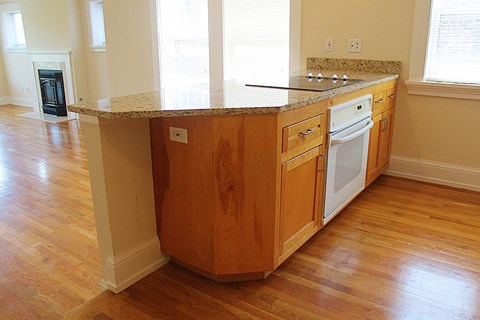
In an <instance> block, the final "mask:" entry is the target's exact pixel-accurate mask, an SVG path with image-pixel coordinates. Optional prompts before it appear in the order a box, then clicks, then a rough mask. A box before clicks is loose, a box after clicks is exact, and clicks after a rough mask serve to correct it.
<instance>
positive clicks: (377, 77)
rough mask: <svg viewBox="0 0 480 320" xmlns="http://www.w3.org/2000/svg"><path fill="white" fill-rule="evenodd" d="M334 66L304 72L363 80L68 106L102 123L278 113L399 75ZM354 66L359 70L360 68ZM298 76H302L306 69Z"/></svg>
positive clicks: (199, 89) (168, 93)
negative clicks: (320, 88)
mask: <svg viewBox="0 0 480 320" xmlns="http://www.w3.org/2000/svg"><path fill="white" fill-rule="evenodd" d="M330 60H332V59H330ZM341 61H342V62H344V61H346V60H345V59H344V60H341ZM362 61H369V60H362ZM335 62H337V65H332V63H331V61H329V62H328V63H329V65H331V66H334V67H335V69H331V70H327V69H326V68H324V67H325V65H321V64H320V66H319V64H318V61H316V60H312V61H308V64H307V68H309V69H308V70H307V72H309V71H312V72H314V74H315V73H317V72H322V73H323V74H324V75H331V74H333V73H336V74H338V75H339V76H341V75H342V74H344V73H346V72H345V71H344V70H346V69H348V76H349V77H350V78H352V79H353V78H355V79H364V81H362V82H359V83H356V84H352V85H349V86H346V87H341V88H338V89H334V90H329V91H325V92H315V91H301V90H286V89H271V88H258V87H249V86H245V85H244V84H243V83H237V82H235V81H226V82H225V83H223V86H222V88H220V89H215V88H213V87H209V86H194V87H188V88H182V89H170V90H160V91H154V92H147V93H142V94H134V95H129V96H124V97H115V98H110V99H102V100H98V101H96V102H86V103H79V104H74V105H69V106H68V110H69V111H71V112H77V113H79V114H83V115H89V116H95V117H100V118H106V119H129V118H158V117H173V116H200V115H227V114H261V113H279V112H285V111H289V110H293V109H296V108H300V107H303V106H305V105H309V104H312V103H316V102H319V101H322V100H326V99H330V98H332V97H335V96H338V95H342V94H345V93H348V92H352V91H355V90H358V89H362V88H365V87H370V86H373V85H376V84H380V83H383V82H387V81H390V80H394V79H397V78H398V77H399V71H400V70H399V69H398V71H397V70H396V69H393V70H390V69H388V68H385V65H384V64H380V68H385V69H386V70H388V71H389V72H388V73H381V72H378V71H377V70H375V72H367V71H364V70H363V69H362V70H355V68H352V66H351V65H349V64H348V63H347V64H346V65H345V64H344V66H343V67H344V68H343V70H342V67H341V66H340V67H338V59H336V61H335ZM375 63H377V62H375ZM392 63H393V62H392ZM357 65H358V66H364V64H357ZM387 65H388V66H389V65H390V64H387ZM352 69H353V70H352ZM372 69H374V68H372ZM396 71H397V72H396ZM302 73H303V74H305V71H302Z"/></svg>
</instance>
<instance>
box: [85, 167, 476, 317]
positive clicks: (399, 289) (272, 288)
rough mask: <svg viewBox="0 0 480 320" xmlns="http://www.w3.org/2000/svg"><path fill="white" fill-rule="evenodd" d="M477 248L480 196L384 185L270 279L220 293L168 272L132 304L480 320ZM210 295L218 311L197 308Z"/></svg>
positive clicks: (392, 181)
mask: <svg viewBox="0 0 480 320" xmlns="http://www.w3.org/2000/svg"><path fill="white" fill-rule="evenodd" d="M479 248H480V193H477V192H471V191H466V190H460V189H454V188H449V187H443V186H438V185H434V184H428V183H422V182H417V181H411V180H406V179H400V178H394V177H386V176H382V177H380V178H379V179H377V180H376V181H375V182H373V183H372V184H371V185H370V187H369V188H368V189H366V190H365V191H364V192H362V193H361V194H360V195H359V196H358V197H357V198H356V199H355V200H354V201H353V202H352V203H351V204H350V205H349V206H347V207H346V208H345V209H344V210H343V211H342V213H340V214H339V215H338V216H337V217H336V218H335V219H334V220H333V221H332V222H330V223H329V224H328V225H327V226H325V227H324V228H323V229H322V230H320V231H319V232H318V233H317V234H316V235H315V236H314V237H313V238H312V239H310V240H309V241H308V242H307V243H306V244H305V245H304V246H302V247H301V248H300V249H299V250H298V251H297V252H296V253H294V254H293V255H292V256H291V257H290V258H289V259H287V260H286V261H285V262H284V263H283V264H282V265H281V266H280V267H279V268H278V269H277V270H276V271H274V272H273V273H272V274H271V275H270V276H269V277H268V278H267V279H265V280H261V281H250V282H239V283H232V284H217V283H214V282H212V281H210V280H208V279H206V278H203V277H201V276H199V275H196V274H193V273H192V272H190V271H187V270H184V269H183V268H181V267H178V266H176V265H173V264H169V265H167V266H165V267H163V268H161V269H159V270H157V271H156V272H154V273H153V274H151V275H150V276H147V277H146V278H145V279H143V280H142V281H141V282H139V283H137V284H134V285H133V286H131V287H130V288H128V289H127V290H126V292H129V293H131V295H130V296H129V297H127V298H126V300H125V302H128V301H129V299H130V300H131V299H132V298H133V297H134V299H135V302H134V303H131V305H132V306H135V308H137V309H138V310H149V312H150V313H149V314H150V316H151V319H156V316H158V315H159V313H160V314H162V315H167V316H171V317H172V318H175V317H176V316H178V317H179V318H181V314H178V310H182V312H187V313H189V312H193V311H195V312H196V313H197V314H196V319H211V318H212V313H211V312H212V310H209V309H208V308H212V309H213V310H217V309H219V310H223V311H225V310H226V309H228V308H227V307H226V306H221V304H220V306H219V303H223V304H225V305H229V306H234V307H235V308H237V309H241V310H243V311H244V312H245V313H246V314H251V317H260V318H262V316H263V315H267V314H268V317H269V318H271V317H273V319H275V318H280V319H342V320H343V319H362V320H363V319H375V320H377V319H415V320H416V319H420V320H431V319H436V320H437V319H440V320H466V319H468V320H473V319H480V261H479V259H480V249H479ZM192 288H193V289H195V290H192ZM205 295H208V296H209V297H213V298H215V303H214V304H209V303H207V302H205V303H206V304H205V303H200V306H197V305H196V304H195V301H197V300H203V298H204V297H205ZM169 299H173V300H172V301H173V302H172V304H171V308H173V310H172V309H169V308H167V307H165V305H164V304H165V303H166V302H165V301H169ZM143 302H145V303H143ZM145 305H148V308H147V309H145ZM155 306H157V307H155ZM88 308H89V307H88V303H86V304H84V305H83V309H84V310H88ZM81 309H82V307H80V308H79V309H77V310H78V312H79V313H78V314H81ZM131 312H133V313H135V311H134V310H131ZM259 312H260V313H259ZM183 314H184V313H183ZM189 314H190V315H193V313H189ZM243 315H245V314H243ZM214 318H215V317H214ZM269 318H267V316H265V319H269ZM114 319H115V320H117V319H121V318H114Z"/></svg>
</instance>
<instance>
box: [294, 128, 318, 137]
mask: <svg viewBox="0 0 480 320" xmlns="http://www.w3.org/2000/svg"><path fill="white" fill-rule="evenodd" d="M313 131H315V130H314V129H307V130H305V131H301V132H300V133H299V134H298V135H299V136H300V137H306V136H308V135H311V134H312V133H313Z"/></svg>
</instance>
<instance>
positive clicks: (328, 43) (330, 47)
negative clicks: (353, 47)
mask: <svg viewBox="0 0 480 320" xmlns="http://www.w3.org/2000/svg"><path fill="white" fill-rule="evenodd" d="M325 51H327V52H332V51H333V38H327V39H326V40H325Z"/></svg>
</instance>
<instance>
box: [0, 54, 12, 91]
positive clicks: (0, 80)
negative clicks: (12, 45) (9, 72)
mask: <svg viewBox="0 0 480 320" xmlns="http://www.w3.org/2000/svg"><path fill="white" fill-rule="evenodd" d="M3 55H4V53H3V52H0V99H1V98H5V97H8V96H9V95H10V90H9V87H8V82H7V77H6V76H5V66H4V62H3Z"/></svg>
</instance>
